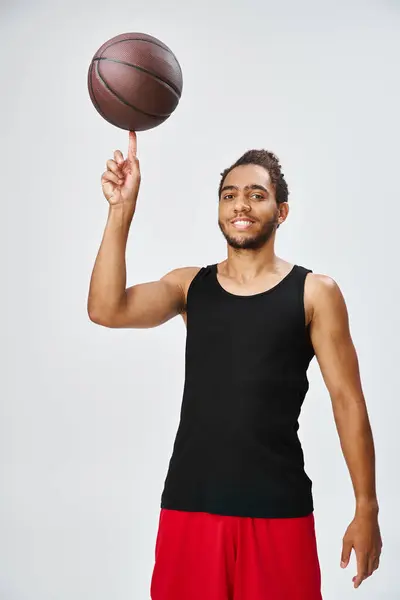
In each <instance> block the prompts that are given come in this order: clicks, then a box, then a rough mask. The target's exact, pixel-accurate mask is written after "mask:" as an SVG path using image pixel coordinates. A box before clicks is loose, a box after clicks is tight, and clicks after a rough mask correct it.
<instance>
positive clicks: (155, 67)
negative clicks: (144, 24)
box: [88, 33, 182, 131]
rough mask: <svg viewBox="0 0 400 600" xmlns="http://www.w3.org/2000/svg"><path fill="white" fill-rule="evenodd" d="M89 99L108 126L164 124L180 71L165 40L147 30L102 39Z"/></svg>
mask: <svg viewBox="0 0 400 600" xmlns="http://www.w3.org/2000/svg"><path fill="white" fill-rule="evenodd" d="M88 87H89V94H90V98H91V100H92V102H93V104H94V106H95V108H96V109H97V111H98V112H99V113H100V115H101V116H102V117H103V118H104V119H106V121H108V122H109V123H111V124H112V125H115V126H116V127H120V128H121V129H127V130H131V131H144V130H146V129H152V128H153V127H156V126H157V125H160V124H161V123H163V122H164V121H165V120H166V119H168V117H169V116H170V115H171V114H172V112H173V111H174V110H175V108H176V107H177V105H178V102H179V99H180V97H181V94H182V70H181V67H180V65H179V63H178V60H177V58H176V57H175V55H174V54H173V53H172V52H171V50H170V49H169V48H168V46H166V45H165V44H164V43H163V42H161V41H160V40H158V39H157V38H155V37H152V36H151V35H146V34H145V33H123V34H121V35H117V36H116V37H113V38H112V39H110V40H108V42H105V44H103V45H102V46H101V47H100V48H99V49H98V50H97V52H96V54H95V55H94V57H93V59H92V61H91V63H90V67H89V72H88Z"/></svg>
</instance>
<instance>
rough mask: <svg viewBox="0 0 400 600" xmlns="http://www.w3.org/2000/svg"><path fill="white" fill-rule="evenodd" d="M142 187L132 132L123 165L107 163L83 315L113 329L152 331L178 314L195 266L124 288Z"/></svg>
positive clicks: (119, 158)
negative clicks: (100, 227) (105, 209)
mask: <svg viewBox="0 0 400 600" xmlns="http://www.w3.org/2000/svg"><path fill="white" fill-rule="evenodd" d="M139 184H140V171H139V162H138V160H137V157H136V136H135V134H133V133H132V132H131V133H130V143H129V150H128V156H127V159H126V161H125V160H124V159H123V155H122V153H121V152H120V151H119V150H116V151H115V153H114V160H109V161H107V171H106V172H105V173H103V176H102V185H103V192H104V195H105V197H106V199H107V200H108V202H109V204H110V207H109V213H108V219H107V224H106V228H105V231H104V235H103V239H102V242H101V245H100V249H99V252H98V255H97V258H96V261H95V265H94V268H93V272H92V277H91V281H90V288H89V296H88V302H87V311H88V314H89V318H90V319H91V321H93V322H94V323H97V324H99V325H103V326H104V327H112V328H123V327H127V328H128V327H132V328H138V329H139V328H150V327H156V326H157V325H161V324H162V323H165V322H166V321H168V320H169V319H172V317H174V316H176V315H178V314H181V313H183V312H184V311H185V307H186V293H187V289H188V287H189V285H190V282H191V280H192V279H193V277H194V276H195V274H196V273H197V272H198V270H199V268H198V267H185V268H180V269H175V270H173V271H170V272H169V273H167V274H166V275H165V276H164V277H162V278H161V279H160V280H159V281H151V282H149V283H140V284H137V285H133V286H132V287H129V288H126V259H125V255H126V245H127V240H128V235H129V230H130V226H131V222H132V219H133V216H134V214H135V209H136V199H137V195H138V190H139Z"/></svg>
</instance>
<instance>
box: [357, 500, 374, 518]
mask: <svg viewBox="0 0 400 600" xmlns="http://www.w3.org/2000/svg"><path fill="white" fill-rule="evenodd" d="M378 513H379V504H378V500H377V498H357V499H356V515H362V516H378Z"/></svg>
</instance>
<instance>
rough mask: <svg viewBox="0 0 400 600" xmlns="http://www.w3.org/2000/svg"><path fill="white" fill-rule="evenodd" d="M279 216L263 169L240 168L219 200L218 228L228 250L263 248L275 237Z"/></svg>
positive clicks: (255, 167) (224, 186)
mask: <svg viewBox="0 0 400 600" xmlns="http://www.w3.org/2000/svg"><path fill="white" fill-rule="evenodd" d="M280 216H281V213H280V210H279V208H278V205H277V203H276V197H275V188H274V185H273V184H272V182H271V179H270V176H269V173H268V171H267V170H266V169H264V167H261V166H259V165H241V166H239V167H235V168H234V169H232V171H230V172H229V173H228V175H227V176H226V178H225V181H224V182H223V186H222V189H221V195H220V198H219V211H218V225H219V228H220V229H221V232H222V234H223V236H224V237H225V239H226V241H227V242H228V244H229V246H231V247H232V248H235V249H243V250H246V249H253V250H254V249H258V248H261V247H262V246H264V245H265V244H266V243H267V242H268V240H269V239H270V238H271V236H272V235H273V234H274V233H275V230H276V227H277V225H278V223H279V218H280ZM283 220H284V219H283Z"/></svg>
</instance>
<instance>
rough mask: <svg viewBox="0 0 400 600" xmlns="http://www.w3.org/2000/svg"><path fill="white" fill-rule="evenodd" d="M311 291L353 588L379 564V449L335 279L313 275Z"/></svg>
mask: <svg viewBox="0 0 400 600" xmlns="http://www.w3.org/2000/svg"><path fill="white" fill-rule="evenodd" d="M306 290H307V296H308V297H309V298H310V303H311V305H312V318H311V325H310V334H311V341H312V344H313V347H314V350H315V355H316V358H317V361H318V364H319V366H320V369H321V373H322V377H323V379H324V382H325V385H326V387H327V389H328V392H329V394H330V397H331V401H332V408H333V415H334V419H335V423H336V428H337V431H338V434H339V438H340V445H341V448H342V451H343V456H344V458H345V461H346V464H347V467H348V469H349V473H350V477H351V481H352V484H353V488H354V494H355V500H356V509H355V516H354V519H353V521H352V522H351V523H350V525H349V527H348V528H347V530H346V532H345V535H344V537H343V548H342V557H341V566H342V567H346V566H347V565H348V563H349V560H350V554H351V551H352V548H354V550H355V553H356V558H357V575H356V576H355V577H354V578H353V582H354V587H355V588H357V587H359V586H360V585H361V582H362V581H363V580H364V579H366V578H367V577H369V576H370V575H372V573H373V572H374V571H375V570H376V569H377V568H378V566H379V557H380V553H381V549H382V540H381V535H380V530H379V524H378V512H379V507H378V500H377V495H376V487H375V449H374V442H373V437H372V431H371V426H370V422H369V418H368V412H367V407H366V403H365V398H364V394H363V390H362V385H361V379H360V371H359V364H358V357H357V353H356V350H355V347H354V344H353V341H352V338H351V334H350V327H349V318H348V312H347V307H346V304H345V300H344V298H343V295H342V293H341V291H340V289H339V286H338V285H337V283H336V282H335V281H334V280H333V279H331V278H330V277H327V276H324V275H314V274H313V275H311V276H310V277H309V278H308V280H307V287H306Z"/></svg>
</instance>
